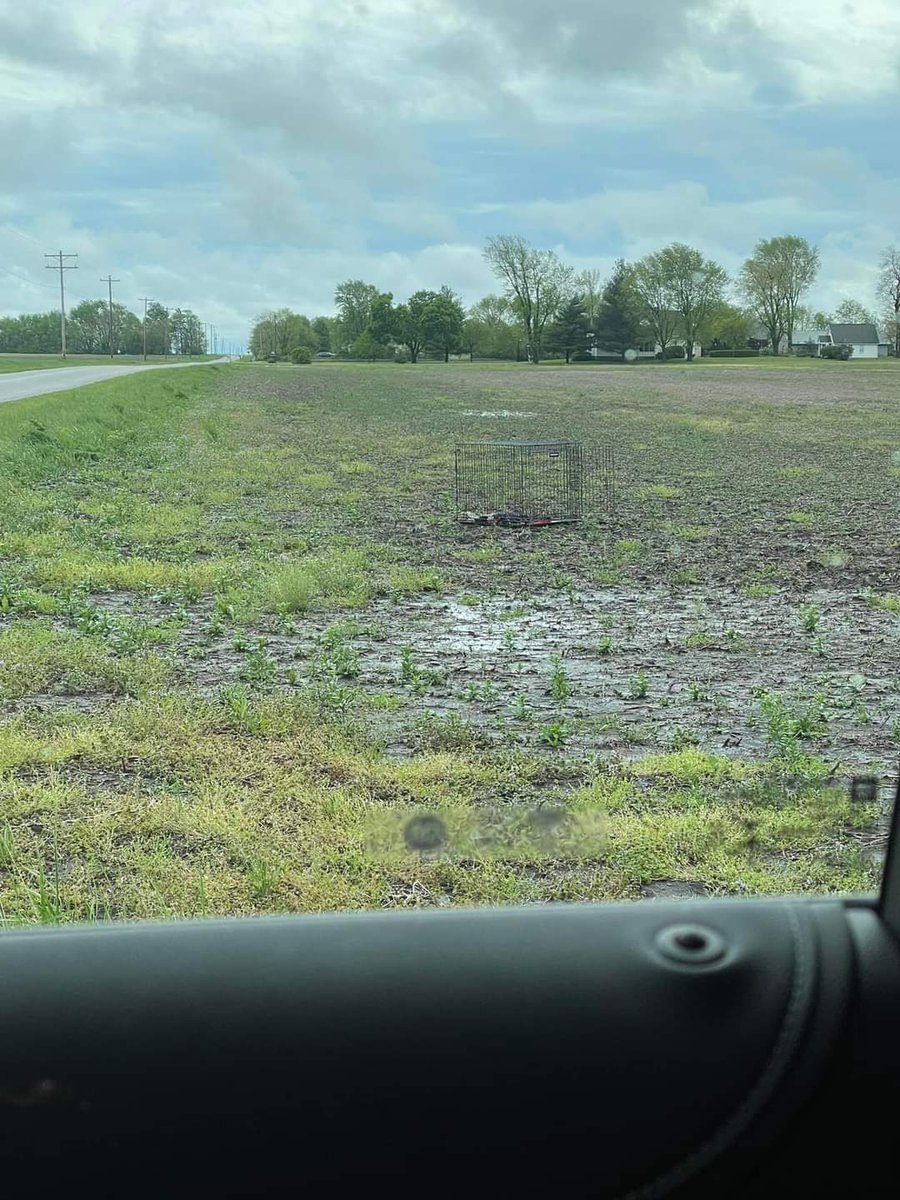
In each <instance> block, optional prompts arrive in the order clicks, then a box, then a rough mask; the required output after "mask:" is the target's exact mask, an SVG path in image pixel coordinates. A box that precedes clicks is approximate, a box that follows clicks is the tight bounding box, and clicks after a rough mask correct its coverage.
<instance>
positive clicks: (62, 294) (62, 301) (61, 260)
mask: <svg viewBox="0 0 900 1200" xmlns="http://www.w3.org/2000/svg"><path fill="white" fill-rule="evenodd" d="M77 257H78V255H77V254H63V252H62V250H59V251H57V253H56V254H45V255H44V258H54V259H56V260H57V261H56V262H54V263H44V267H45V268H46V270H48V271H59V341H60V350H61V352H62V356H63V358H65V357H66V285H65V278H66V271H77V270H78V263H69V262H66V261H65V260H66V259H68V258H77Z"/></svg>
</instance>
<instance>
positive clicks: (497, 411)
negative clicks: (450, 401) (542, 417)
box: [460, 408, 539, 417]
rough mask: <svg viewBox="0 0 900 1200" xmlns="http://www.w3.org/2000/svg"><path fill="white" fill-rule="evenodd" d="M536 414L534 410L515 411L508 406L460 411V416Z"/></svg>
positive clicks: (530, 415) (528, 415)
mask: <svg viewBox="0 0 900 1200" xmlns="http://www.w3.org/2000/svg"><path fill="white" fill-rule="evenodd" d="M538 415H539V414H538V413H536V412H516V411H515V410H513V409H508V408H489V409H485V410H483V411H481V412H479V411H477V410H476V409H474V408H467V409H464V410H463V412H461V413H460V416H462V417H536V416H538Z"/></svg>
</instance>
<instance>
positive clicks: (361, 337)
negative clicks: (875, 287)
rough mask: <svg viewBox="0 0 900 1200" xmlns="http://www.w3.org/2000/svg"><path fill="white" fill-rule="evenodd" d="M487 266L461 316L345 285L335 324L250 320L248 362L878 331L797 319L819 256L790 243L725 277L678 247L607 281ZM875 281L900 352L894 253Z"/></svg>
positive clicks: (685, 351)
mask: <svg viewBox="0 0 900 1200" xmlns="http://www.w3.org/2000/svg"><path fill="white" fill-rule="evenodd" d="M484 255H485V259H486V260H487V262H488V263H489V264H490V266H491V267H492V269H493V270H494V272H495V274H496V275H497V278H498V280H499V281H500V282H501V283H502V285H503V290H502V293H501V294H499V295H488V296H485V297H484V298H483V299H481V300H479V301H478V302H477V303H475V304H473V305H472V306H471V307H470V308H469V310H468V311H466V310H465V309H464V308H463V305H462V303H461V302H460V300H459V297H458V296H456V295H455V294H454V293H453V291H452V290H451V288H450V287H448V286H447V285H444V286H442V287H440V288H439V289H438V290H436V291H430V290H421V291H417V292H415V293H413V295H411V296H410V297H409V298H408V299H407V300H406V301H405V302H403V303H395V301H394V297H393V295H392V294H391V293H390V292H382V291H380V290H379V289H378V288H377V287H376V286H375V285H374V284H372V283H367V282H365V281H364V280H361V279H348V280H345V281H344V282H343V283H340V284H339V285H338V287H337V289H336V291H335V296H334V300H335V308H336V310H337V312H336V315H335V316H332V317H324V316H320V317H314V318H309V317H305V316H302V315H299V314H297V313H294V312H291V311H290V310H289V309H280V310H278V311H276V312H268V313H264V314H262V315H261V316H260V317H258V318H257V320H256V322H255V324H254V327H253V331H252V335H251V339H250V349H251V352H252V353H253V354H254V356H255V357H257V358H264V357H275V358H287V357H290V356H292V355H298V354H302V355H303V356H304V358H305V356H306V354H307V353H308V354H309V355H314V354H316V353H321V352H327V353H331V354H339V355H341V356H347V357H352V358H363V359H376V358H387V357H394V358H403V359H407V360H409V361H412V362H416V361H417V360H418V359H419V358H420V357H421V356H422V355H423V354H425V353H428V354H431V355H434V356H440V357H442V358H444V359H445V360H447V359H448V358H449V356H450V355H451V354H460V353H465V354H469V355H470V356H474V355H475V354H477V355H478V356H479V357H482V358H511V359H525V358H527V359H529V360H531V361H533V362H539V361H540V360H541V359H542V358H543V357H546V356H547V355H559V356H564V357H565V359H566V361H567V362H568V361H569V360H570V359H571V358H572V357H576V358H577V357H579V356H585V355H587V354H591V355H594V356H601V357H610V358H617V359H620V358H622V356H623V355H624V353H625V352H626V351H627V350H629V349H631V348H634V349H642V350H644V351H648V350H649V351H655V352H656V353H657V354H658V355H659V356H660V357H669V356H670V355H672V354H675V353H678V354H679V355H683V356H684V357H687V358H693V356H694V353H695V348H696V346H697V345H699V344H701V343H702V345H703V347H704V349H705V350H718V351H723V352H725V351H729V350H746V349H748V348H750V349H759V348H761V347H764V346H768V347H769V348H770V349H771V352H772V353H776V354H778V353H783V352H785V351H787V350H788V349H789V348H790V347H791V346H792V345H793V343H794V339H795V334H796V333H797V332H798V331H800V330H803V329H808V328H813V327H815V328H822V327H824V326H825V325H826V324H827V323H828V322H829V321H833V320H837V321H845V322H863V321H865V322H872V323H876V321H875V317H874V315H873V313H872V312H871V311H870V310H868V309H867V308H866V307H865V306H863V305H862V304H860V303H859V302H857V301H854V300H846V301H844V302H843V303H842V304H841V305H840V306H839V307H838V309H837V310H836V311H835V312H834V313H832V314H826V313H822V312H813V311H812V310H810V309H809V308H808V307H806V305H805V304H804V297H805V296H806V294H807V293H808V291H809V289H810V288H811V287H812V285H813V284H814V283H815V280H816V278H817V275H818V271H819V253H818V250H817V249H816V248H815V247H814V246H811V245H810V244H809V243H808V242H807V241H806V240H805V239H804V238H802V237H796V236H793V235H788V236H783V237H775V238H768V239H763V240H762V241H760V242H758V243H757V245H756V247H755V248H754V251H753V254H752V255H751V256H750V257H749V258H748V259H747V260H746V262H744V264H743V265H742V267H741V269H740V271H739V272H738V273H737V276H736V277H735V278H734V279H730V278H729V276H728V274H727V272H726V271H725V269H724V268H723V267H722V266H721V265H720V264H719V263H717V262H715V261H714V260H712V259H709V258H705V257H704V256H703V254H702V253H701V252H700V251H699V250H697V249H695V248H694V247H692V246H687V245H685V244H684V243H682V242H673V243H672V244H671V245H669V246H665V247H663V248H662V249H661V250H657V251H655V252H654V253H652V254H648V255H645V256H644V257H643V258H641V259H639V260H638V261H636V262H633V263H627V262H625V261H624V260H619V261H618V262H617V263H616V264H615V267H614V269H613V271H612V273H611V275H610V276H609V278H608V279H605V280H604V279H602V278H601V276H600V273H599V272H598V271H582V272H580V273H577V272H575V271H574V269H573V268H572V267H570V266H569V265H567V264H566V263H564V262H563V261H562V260H561V259H560V258H559V257H558V255H556V253H555V252H554V251H552V250H541V249H539V248H537V247H535V246H532V245H530V244H529V243H528V242H526V241H525V239H524V238H521V237H514V236H508V235H506V236H499V237H494V238H491V239H489V241H488V242H487V244H486V247H485V251H484ZM879 271H880V274H879V295H880V297H881V298H882V299H883V301H884V302H885V305H886V312H885V314H884V316H883V318H882V320H881V322H880V324H881V326H882V330H883V331H884V333H885V334H886V336H888V337H889V338H890V339H891V340H892V341H893V342H894V344H895V349H896V352H897V353H898V354H900V251H897V250H895V249H893V248H889V249H888V250H886V251H885V252H884V254H883V256H882V259H881V262H880V266H879Z"/></svg>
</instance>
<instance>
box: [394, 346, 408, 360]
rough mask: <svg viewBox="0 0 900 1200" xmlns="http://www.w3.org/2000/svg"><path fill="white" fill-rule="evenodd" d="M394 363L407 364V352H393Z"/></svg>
mask: <svg viewBox="0 0 900 1200" xmlns="http://www.w3.org/2000/svg"><path fill="white" fill-rule="evenodd" d="M394 362H395V363H408V362H409V351H408V350H403V349H402V348H401V349H399V350H395V351H394Z"/></svg>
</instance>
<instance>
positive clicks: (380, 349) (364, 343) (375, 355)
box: [349, 325, 387, 362]
mask: <svg viewBox="0 0 900 1200" xmlns="http://www.w3.org/2000/svg"><path fill="white" fill-rule="evenodd" d="M349 350H350V353H351V354H352V355H353V357H354V358H365V359H368V360H369V362H375V361H377V360H378V359H379V358H384V357H385V356H386V353H387V352H386V349H385V345H384V343H383V342H380V341H378V339H377V338H375V337H374V336H373V334H372V330H371V328H370V327H369V326H368V325H367V326H366V328H365V329H364V330H363V331H362V333H361V334H360V335H359V337H358V338H357V339H356V341H355V342H353V343H352V344H351V346H350V347H349Z"/></svg>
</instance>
